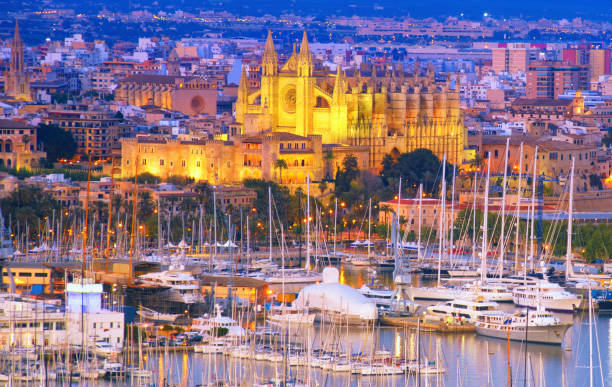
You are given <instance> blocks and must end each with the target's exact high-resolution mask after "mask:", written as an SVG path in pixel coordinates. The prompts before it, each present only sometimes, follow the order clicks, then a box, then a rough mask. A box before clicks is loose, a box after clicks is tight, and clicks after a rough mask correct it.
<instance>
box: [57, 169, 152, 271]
mask: <svg viewBox="0 0 612 387" xmlns="http://www.w3.org/2000/svg"><path fill="white" fill-rule="evenodd" d="M114 188H115V175H114V174H113V160H112V159H111V185H110V190H109V196H108V224H107V225H106V266H105V270H106V272H107V273H108V261H109V260H110V242H111V231H112V229H111V226H112V223H113V222H112V220H113V194H114ZM60 216H61V213H60ZM158 230H159V227H158Z"/></svg>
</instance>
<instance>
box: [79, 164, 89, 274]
mask: <svg viewBox="0 0 612 387" xmlns="http://www.w3.org/2000/svg"><path fill="white" fill-rule="evenodd" d="M88 158H89V162H88V167H87V197H86V198H85V224H84V225H83V252H82V255H81V282H82V281H83V277H84V276H85V258H86V251H87V223H88V222H89V192H90V184H91V155H89V157H88Z"/></svg>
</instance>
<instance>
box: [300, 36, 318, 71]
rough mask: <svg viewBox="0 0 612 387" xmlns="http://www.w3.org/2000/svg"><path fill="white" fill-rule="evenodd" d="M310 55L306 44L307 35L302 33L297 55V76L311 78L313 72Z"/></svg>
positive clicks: (308, 46)
mask: <svg viewBox="0 0 612 387" xmlns="http://www.w3.org/2000/svg"><path fill="white" fill-rule="evenodd" d="M313 67H314V66H313V63H312V53H311V52H310V45H309V44H308V35H307V34H306V31H304V35H303V36H302V44H301V45H300V53H299V54H298V76H303V77H309V76H312V71H313Z"/></svg>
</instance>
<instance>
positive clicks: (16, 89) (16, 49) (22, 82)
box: [4, 22, 32, 101]
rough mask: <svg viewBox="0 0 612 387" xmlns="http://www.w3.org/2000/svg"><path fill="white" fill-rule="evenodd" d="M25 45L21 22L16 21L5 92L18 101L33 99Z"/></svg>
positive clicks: (5, 79)
mask: <svg viewBox="0 0 612 387" xmlns="http://www.w3.org/2000/svg"><path fill="white" fill-rule="evenodd" d="M23 47H24V45H23V42H22V41H21V35H20V34H19V23H17V22H15V35H14V37H13V44H12V45H11V62H10V64H9V72H8V73H7V74H5V76H4V94H6V95H7V96H9V97H13V98H15V99H16V100H18V101H31V100H32V95H31V93H30V80H29V77H28V73H27V72H26V71H25V67H24V64H23Z"/></svg>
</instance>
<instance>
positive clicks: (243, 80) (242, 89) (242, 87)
mask: <svg viewBox="0 0 612 387" xmlns="http://www.w3.org/2000/svg"><path fill="white" fill-rule="evenodd" d="M248 92H249V87H248V86H247V72H246V65H245V64H242V70H241V72H240V83H239V84H238V96H239V97H240V96H241V95H242V94H248Z"/></svg>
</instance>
